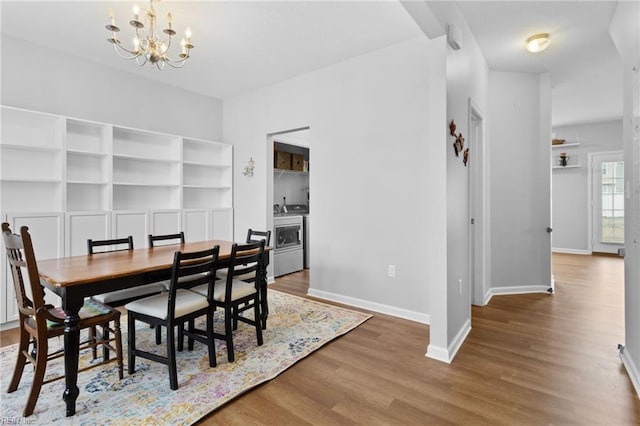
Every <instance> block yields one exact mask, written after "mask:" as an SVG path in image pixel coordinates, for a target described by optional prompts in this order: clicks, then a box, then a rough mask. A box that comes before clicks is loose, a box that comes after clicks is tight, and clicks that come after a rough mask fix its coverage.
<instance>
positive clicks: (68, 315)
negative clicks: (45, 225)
mask: <svg viewBox="0 0 640 426" xmlns="http://www.w3.org/2000/svg"><path fill="white" fill-rule="evenodd" d="M215 245H219V246H220V253H219V266H220V267H226V266H228V262H225V261H226V260H227V261H228V259H229V258H230V256H231V247H232V245H233V242H231V241H223V240H209V241H198V242H188V243H185V244H169V245H164V246H156V247H153V248H142V249H135V250H123V251H115V252H108V253H99V254H94V255H83V256H72V257H63V258H59V259H49V260H41V261H38V270H39V273H40V277H41V278H42V279H43V280H42V283H43V285H44V286H46V287H47V288H49V289H50V290H51V291H53V292H54V293H55V294H57V295H58V296H60V298H61V299H62V309H63V310H64V313H65V320H64V324H65V329H64V353H65V357H64V369H65V382H66V389H65V391H64V393H63V396H62V398H63V399H64V401H65V403H66V406H67V413H66V415H67V416H73V415H74V414H75V412H76V400H77V398H78V395H79V394H80V390H79V389H78V359H79V342H80V329H79V328H78V322H79V321H80V317H79V316H78V312H79V311H80V308H81V307H82V305H83V304H84V299H85V298H86V297H91V296H94V295H96V294H101V293H107V292H110V291H115V290H121V289H125V288H131V287H135V286H138V285H144V284H148V283H151V282H156V281H160V280H166V279H169V278H170V277H171V267H172V266H173V258H174V253H175V252H176V251H183V252H193V251H200V250H205V249H209V248H212V247H213V246H215ZM268 264H269V249H268V248H267V249H265V252H264V256H263V261H262V267H261V268H260V269H259V270H258V285H259V290H260V305H261V321H262V327H263V328H266V325H267V317H268V315H269V311H268V303H267V273H266V269H267V266H268Z"/></svg>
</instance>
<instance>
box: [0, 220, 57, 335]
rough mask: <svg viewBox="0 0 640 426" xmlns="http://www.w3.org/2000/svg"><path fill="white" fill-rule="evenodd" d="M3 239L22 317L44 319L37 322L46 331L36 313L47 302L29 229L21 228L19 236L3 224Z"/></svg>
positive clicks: (44, 323) (43, 321) (44, 322)
mask: <svg viewBox="0 0 640 426" xmlns="http://www.w3.org/2000/svg"><path fill="white" fill-rule="evenodd" d="M2 239H3V241H4V246H5V248H6V250H7V261H8V266H9V270H10V271H11V276H12V277H13V285H14V288H15V293H16V300H17V302H18V310H19V312H20V315H21V316H23V317H32V318H37V317H39V318H42V321H37V320H36V325H37V327H43V328H44V329H45V330H46V321H45V320H44V317H42V316H39V315H38V316H36V313H37V312H38V311H39V310H40V309H42V308H43V307H44V306H45V300H44V289H43V288H42V285H41V284H40V274H39V272H38V265H37V264H36V258H35V253H34V251H33V245H32V242H31V235H30V234H29V228H28V227H26V226H23V227H21V228H20V235H17V234H14V233H12V232H11V229H10V228H9V224H8V223H6V222H5V223H3V224H2ZM23 268H24V269H26V271H27V278H28V281H29V286H30V288H29V290H30V291H31V298H29V296H28V295H27V291H26V290H27V289H26V287H25V280H24V275H23Z"/></svg>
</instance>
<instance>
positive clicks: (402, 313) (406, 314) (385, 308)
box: [307, 288, 431, 324]
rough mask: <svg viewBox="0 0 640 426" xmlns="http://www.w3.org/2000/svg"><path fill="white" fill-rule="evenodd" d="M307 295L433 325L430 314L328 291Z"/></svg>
mask: <svg viewBox="0 0 640 426" xmlns="http://www.w3.org/2000/svg"><path fill="white" fill-rule="evenodd" d="M307 295H309V296H313V297H317V298H318V299H324V300H330V301H332V302H338V303H342V304H344V305H349V306H355V307H357V308H362V309H367V310H369V311H374V312H379V313H381V314H387V315H391V316H394V317H398V318H404V319H408V320H411V321H416V322H419V323H422V324H430V323H431V316H430V315H428V314H423V313H420V312H415V311H409V310H407V309H402V308H397V307H395V306H390V305H384V304H382V303H376V302H370V301H368V300H362V299H357V298H355V297H350V296H344V295H341V294H336V293H330V292H328V291H322V290H316V289H313V288H310V289H309V291H308V292H307Z"/></svg>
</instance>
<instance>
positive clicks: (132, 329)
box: [127, 312, 136, 374]
mask: <svg viewBox="0 0 640 426" xmlns="http://www.w3.org/2000/svg"><path fill="white" fill-rule="evenodd" d="M135 323H136V320H135V315H134V314H133V312H129V318H127V332H128V336H127V343H128V345H127V346H128V350H127V370H129V374H133V373H135V372H136V324H135Z"/></svg>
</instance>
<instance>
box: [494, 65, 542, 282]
mask: <svg viewBox="0 0 640 426" xmlns="http://www.w3.org/2000/svg"><path fill="white" fill-rule="evenodd" d="M489 91H490V93H491V99H490V101H489V116H490V117H492V119H491V125H490V129H489V141H488V143H487V146H488V148H489V156H490V158H491V176H490V182H491V183H490V185H491V202H490V204H491V292H492V294H502V293H517V292H532V291H545V290H546V289H547V288H549V286H550V284H551V244H550V236H549V234H548V233H547V232H546V228H547V227H548V226H549V225H550V221H551V206H550V201H551V193H550V192H551V184H550V177H551V170H550V164H549V158H550V155H551V143H550V140H551V84H550V78H549V75H548V74H524V73H510V72H498V71H491V72H490V73H489Z"/></svg>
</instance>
